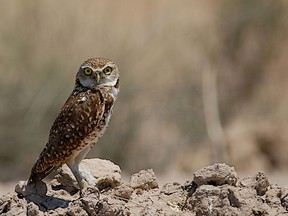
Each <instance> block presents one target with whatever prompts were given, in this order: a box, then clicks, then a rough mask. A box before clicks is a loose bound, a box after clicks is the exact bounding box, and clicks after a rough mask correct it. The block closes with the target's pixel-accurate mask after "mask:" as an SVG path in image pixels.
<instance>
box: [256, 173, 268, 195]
mask: <svg viewBox="0 0 288 216" xmlns="http://www.w3.org/2000/svg"><path fill="white" fill-rule="evenodd" d="M255 179H256V182H255V189H256V191H257V194H258V195H259V196H263V195H264V194H265V193H266V192H267V191H268V188H269V186H270V183H269V181H268V179H267V177H266V176H265V174H264V173H263V172H258V173H257V174H256V176H255Z"/></svg>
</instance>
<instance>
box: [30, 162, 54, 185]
mask: <svg viewBox="0 0 288 216" xmlns="http://www.w3.org/2000/svg"><path fill="white" fill-rule="evenodd" d="M37 167H38V161H37V162H36V163H35V164H34V166H33V167H32V170H31V174H30V177H29V180H28V185H33V186H36V185H37V184H38V183H39V182H40V181H41V180H42V179H43V178H45V177H46V176H47V175H49V174H50V173H51V172H52V171H53V170H54V167H53V166H50V167H48V168H47V169H45V170H44V171H42V172H39V171H37Z"/></svg>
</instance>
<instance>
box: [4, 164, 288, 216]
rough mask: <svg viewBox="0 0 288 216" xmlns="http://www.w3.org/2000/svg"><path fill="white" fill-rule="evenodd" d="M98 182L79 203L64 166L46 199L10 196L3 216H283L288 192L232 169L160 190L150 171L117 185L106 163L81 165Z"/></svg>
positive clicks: (116, 171)
mask: <svg viewBox="0 0 288 216" xmlns="http://www.w3.org/2000/svg"><path fill="white" fill-rule="evenodd" d="M84 164H85V166H87V167H89V168H90V170H91V172H92V174H93V175H94V176H95V178H97V187H98V188H99V190H100V194H99V193H97V192H96V191H95V190H93V188H91V190H88V191H87V192H86V193H85V196H83V197H80V196H79V192H78V190H77V188H76V187H77V186H76V184H75V179H74V177H73V176H72V175H71V173H70V171H69V169H67V168H66V167H65V166H63V167H62V168H61V169H60V170H59V172H58V174H57V176H55V178H54V179H53V180H52V181H51V182H50V183H49V184H48V185H47V189H48V191H47V194H46V195H38V194H31V195H28V196H26V197H23V196H21V195H20V194H19V190H20V189H19V188H21V184H23V182H22V183H20V184H18V185H17V186H16V191H18V193H16V192H13V193H8V194H6V195H4V196H2V198H1V199H0V214H1V215H78V216H79V215H282V214H285V213H286V214H287V210H288V188H281V187H279V186H277V185H273V184H270V183H269V180H268V179H267V177H266V176H265V175H264V173H262V172H258V173H256V174H255V175H254V176H251V177H246V178H244V179H239V178H238V177H237V173H236V172H235V170H234V168H232V167H229V166H227V165H225V164H214V165H212V166H208V167H205V168H202V169H200V170H198V171H197V172H195V173H194V175H193V178H192V176H191V180H188V181H187V182H185V183H183V184H181V183H178V182H173V183H167V184H165V185H164V186H163V187H162V188H159V185H158V182H157V178H156V176H155V174H154V172H153V170H151V169H149V170H141V171H140V172H139V173H136V174H134V175H132V176H131V177H130V181H129V182H128V183H124V182H122V181H121V175H120V174H121V173H120V172H121V171H120V168H119V166H117V165H115V164H113V163H111V162H110V161H107V160H100V159H89V160H85V162H84Z"/></svg>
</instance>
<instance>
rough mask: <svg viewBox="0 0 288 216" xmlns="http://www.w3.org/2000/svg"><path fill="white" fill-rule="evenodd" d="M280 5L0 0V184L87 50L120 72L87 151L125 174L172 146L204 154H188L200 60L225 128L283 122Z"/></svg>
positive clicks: (169, 161)
mask: <svg viewBox="0 0 288 216" xmlns="http://www.w3.org/2000/svg"><path fill="white" fill-rule="evenodd" d="M287 12H288V5H287V2H286V1H284V0H282V1H280V0H279V1H273V2H272V1H268V0H264V1H257V0H241V1H240V0H235V1H229V0H221V1H212V0H205V1H188V0H185V1H181V4H179V3H176V2H174V1H164V0H162V1H151V0H150V1H144V0H143V1H137V2H136V1H132V0H125V1H92V0H91V1H88V0H85V1H79V2H71V1H69V0H62V1H60V2H57V4H55V2H53V1H48V0H41V1H32V0H26V1H21V0H17V1H8V0H2V1H1V2H0V50H1V51H0V75H1V77H0V100H1V103H0V140H1V145H0V169H1V170H2V172H0V180H3V181H4V180H10V179H13V178H19V177H25V178H27V177H28V175H29V172H30V169H31V166H32V165H33V163H34V162H35V160H36V158H37V157H38V155H39V153H40V151H41V150H42V148H43V146H44V145H45V144H46V142H47V137H48V133H49V129H50V127H51V124H52V122H53V120H54V119H55V117H56V115H57V113H58V111H59V110H60V108H61V106H62V105H63V103H64V102H65V100H66V98H67V97H68V96H69V94H70V92H71V91H72V89H73V86H74V77H75V73H76V72H77V70H78V67H79V65H80V63H82V61H83V60H85V59H87V58H89V57H98V56H103V57H108V58H110V59H112V60H113V61H114V62H115V63H116V64H117V65H118V66H119V69H120V73H121V83H120V87H121V89H120V95H119V100H118V101H117V104H116V106H115V110H114V115H113V117H112V120H111V124H110V126H109V129H108V130H107V132H106V134H105V135H104V137H103V138H102V139H101V140H100V141H99V142H98V144H97V145H96V146H95V147H94V148H93V150H92V151H91V153H89V157H100V158H107V159H110V160H112V161H114V162H115V163H118V164H119V165H120V166H121V168H122V170H124V171H127V172H134V171H138V170H139V169H143V168H150V167H152V168H153V169H154V170H156V171H166V170H167V169H168V168H170V167H174V166H175V164H176V165H177V164H178V162H177V158H178V159H179V157H178V156H177V155H179V154H180V155H181V152H184V153H185V152H188V153H189V155H188V154H186V155H185V157H187V158H188V159H191V160H188V162H187V163H188V165H186V166H189V164H190V165H191V166H192V167H193V165H192V164H193V163H194V161H193V160H192V158H194V157H196V158H202V159H204V158H205V160H207V158H209V157H210V156H209V155H201V156H198V155H195V154H196V153H194V149H195V148H196V147H200V146H204V145H206V143H207V142H208V137H207V132H206V126H205V121H204V113H203V98H202V90H201V89H202V73H203V71H204V70H205V69H207V66H209V67H210V68H212V69H213V71H215V73H216V74H217V81H218V91H219V94H218V96H219V98H218V103H219V107H220V117H221V120H222V123H223V127H224V130H225V131H226V130H227V133H228V131H229V128H230V125H234V122H237V120H238V119H240V120H241V122H244V125H245V124H246V123H247V125H250V124H254V125H255V127H259V125H272V126H275V125H277V126H279V127H280V128H282V129H283V128H286V126H287V120H288V115H287V113H288V111H287V104H288V103H287V101H288V97H287V95H288V94H287V93H288V92H287V87H286V86H287V84H286V83H287V81H288V76H287V73H286V68H287V66H288V65H287V64H288V63H287V60H286V59H287V56H288V47H287V45H286V44H288V43H287V32H288V31H287V22H286V20H287V15H286V14H287ZM264 123H265V124H264ZM231 127H232V126H231ZM273 131H275V130H273ZM276 131H277V132H279V131H278V130H276ZM277 132H275V133H276V135H275V136H277ZM283 133H284V134H285V133H286V132H283ZM228 135H229V134H228ZM228 137H229V136H228ZM272 139H273V138H272ZM265 143H267V142H265ZM283 143H286V142H283ZM272 144H273V142H272ZM272 144H271V145H272ZM272 149H273V148H272ZM276 157H277V156H276ZM232 159H233V158H232ZM200 160H201V159H200ZM211 160H212V159H211ZM287 160H288V159H287ZM211 162H212V161H211ZM276 164H277V163H276ZM277 165H279V164H277Z"/></svg>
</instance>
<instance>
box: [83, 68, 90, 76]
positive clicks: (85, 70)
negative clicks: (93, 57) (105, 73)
mask: <svg viewBox="0 0 288 216" xmlns="http://www.w3.org/2000/svg"><path fill="white" fill-rule="evenodd" d="M84 73H85V74H86V75H87V76H89V75H91V74H92V69H91V68H89V67H86V68H85V69H84Z"/></svg>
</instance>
